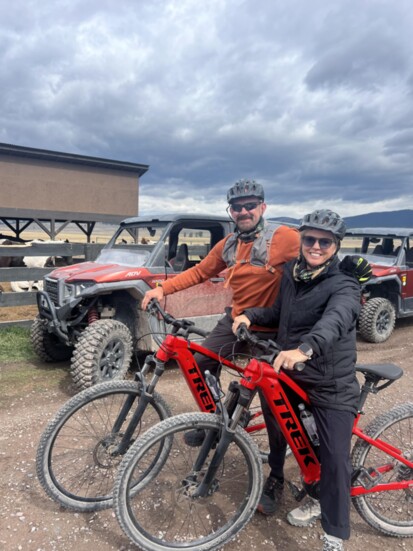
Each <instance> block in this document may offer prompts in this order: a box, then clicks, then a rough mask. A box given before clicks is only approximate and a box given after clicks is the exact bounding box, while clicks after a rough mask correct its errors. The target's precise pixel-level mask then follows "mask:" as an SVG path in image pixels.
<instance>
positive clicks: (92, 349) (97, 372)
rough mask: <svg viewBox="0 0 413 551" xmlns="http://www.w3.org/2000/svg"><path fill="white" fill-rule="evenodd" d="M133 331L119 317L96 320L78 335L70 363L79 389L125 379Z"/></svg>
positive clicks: (73, 379) (73, 377)
mask: <svg viewBox="0 0 413 551" xmlns="http://www.w3.org/2000/svg"><path fill="white" fill-rule="evenodd" d="M132 350H133V349H132V335H131V332H130V331H129V329H128V328H127V327H126V325H125V324H123V323H121V322H120V321H117V320H111V319H106V320H97V321H95V322H94V323H92V324H91V325H89V326H88V327H87V328H86V329H85V330H84V331H83V333H82V334H81V336H80V337H79V340H78V341H77V343H76V347H75V350H74V352H73V356H72V363H71V367H70V371H71V375H72V381H73V383H74V385H75V387H76V388H77V389H78V390H83V389H85V388H89V387H91V386H93V385H94V384H96V383H102V382H105V381H106V382H107V381H110V380H112V379H123V378H124V376H125V375H126V373H127V371H128V369H129V366H130V363H131V360H132Z"/></svg>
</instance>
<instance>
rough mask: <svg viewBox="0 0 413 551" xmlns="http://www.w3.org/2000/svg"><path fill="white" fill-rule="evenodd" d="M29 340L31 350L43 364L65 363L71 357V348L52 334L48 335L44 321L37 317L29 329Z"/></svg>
mask: <svg viewBox="0 0 413 551" xmlns="http://www.w3.org/2000/svg"><path fill="white" fill-rule="evenodd" d="M30 340H31V343H32V346H33V350H34V351H35V352H36V354H37V355H38V356H39V358H40V359H41V360H43V361H44V362H65V361H67V360H70V358H71V356H72V352H73V348H72V347H71V346H66V345H65V344H64V343H62V342H61V341H60V340H59V339H58V337H57V336H56V335H54V334H53V333H49V331H48V330H47V322H46V320H43V319H41V318H40V317H39V316H37V318H36V319H35V320H34V322H33V325H32V327H31V329H30Z"/></svg>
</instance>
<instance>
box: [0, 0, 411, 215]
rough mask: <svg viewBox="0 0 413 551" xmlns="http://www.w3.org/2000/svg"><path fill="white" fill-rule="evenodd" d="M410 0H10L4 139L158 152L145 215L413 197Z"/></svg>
mask: <svg viewBox="0 0 413 551" xmlns="http://www.w3.org/2000/svg"><path fill="white" fill-rule="evenodd" d="M412 30H413V3H412V1H411V0H334V1H327V0H311V1H308V0H208V1H207V2H201V1H200V0H120V1H117V2H115V0H41V1H39V0H36V1H34V0H14V1H13V2H12V3H10V2H6V1H5V0H1V2H0V97H1V102H0V142H5V143H12V144H17V145H22V146H28V147H38V148H43V149H51V150H54V151H64V152H69V153H77V154H82V155H92V156H98V157H107V158H110V159H116V160H125V161H131V162H137V163H143V164H149V165H150V169H149V171H148V172H147V173H146V174H145V175H144V176H143V178H142V179H141V188H140V189H141V203H140V212H141V214H148V213H153V212H160V211H170V210H180V209H185V210H194V211H198V212H212V213H220V214H223V213H224V210H225V206H226V204H225V195H226V190H227V188H228V187H229V186H230V185H231V184H232V183H233V182H235V181H236V180H237V179H239V178H254V179H256V180H257V181H258V182H260V183H262V184H264V185H265V189H266V195H267V203H268V204H269V210H268V212H269V214H270V215H274V216H279V215H286V216H294V217H300V216H301V215H303V214H304V213H305V212H307V211H309V210H312V209H313V208H315V207H318V206H320V205H324V206H329V207H331V208H333V209H335V210H337V211H338V212H340V213H341V214H342V215H344V216H350V215H355V214H361V213H364V212H373V211H382V210H397V209H403V208H413V93H412V92H413V51H412V44H413V41H412Z"/></svg>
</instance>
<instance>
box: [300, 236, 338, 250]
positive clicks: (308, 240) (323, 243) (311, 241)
mask: <svg viewBox="0 0 413 551" xmlns="http://www.w3.org/2000/svg"><path fill="white" fill-rule="evenodd" d="M301 242H302V244H303V245H304V246H305V247H313V246H314V245H315V244H316V243H318V245H319V247H320V249H329V248H330V247H331V245H332V244H333V243H334V239H328V237H322V238H321V239H317V237H313V236H312V235H303V236H302V238H301Z"/></svg>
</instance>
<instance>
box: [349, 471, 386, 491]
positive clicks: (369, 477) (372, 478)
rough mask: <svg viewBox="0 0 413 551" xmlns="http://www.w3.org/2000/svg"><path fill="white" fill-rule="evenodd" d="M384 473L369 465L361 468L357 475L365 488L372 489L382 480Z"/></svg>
mask: <svg viewBox="0 0 413 551" xmlns="http://www.w3.org/2000/svg"><path fill="white" fill-rule="evenodd" d="M382 478H383V475H382V474H381V473H379V471H377V470H376V469H375V468H374V467H369V468H368V469H365V468H364V467H362V468H361V469H360V472H359V475H358V476H357V479H356V480H357V481H358V482H360V484H361V485H362V486H363V488H365V489H366V490H371V488H374V486H377V484H378V483H379V482H380V481H381V479H382Z"/></svg>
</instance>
